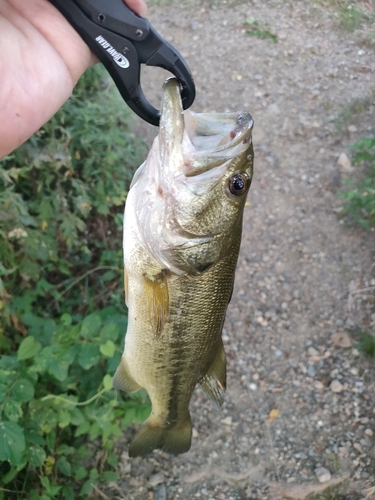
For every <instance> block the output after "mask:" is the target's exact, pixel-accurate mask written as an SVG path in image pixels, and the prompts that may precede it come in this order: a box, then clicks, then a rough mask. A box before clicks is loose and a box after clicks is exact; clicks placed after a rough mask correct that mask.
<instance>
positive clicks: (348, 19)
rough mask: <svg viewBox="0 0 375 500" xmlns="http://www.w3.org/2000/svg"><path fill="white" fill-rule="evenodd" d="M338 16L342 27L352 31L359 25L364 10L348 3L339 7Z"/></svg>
mask: <svg viewBox="0 0 375 500" xmlns="http://www.w3.org/2000/svg"><path fill="white" fill-rule="evenodd" d="M338 16H339V22H340V26H341V28H342V29H344V30H345V31H354V30H356V29H357V28H359V25H360V24H361V21H362V20H363V18H364V12H363V10H362V9H361V8H359V7H358V8H357V7H355V6H354V5H351V4H350V5H345V6H343V7H340V10H339V12H338Z"/></svg>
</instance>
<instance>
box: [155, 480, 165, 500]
mask: <svg viewBox="0 0 375 500" xmlns="http://www.w3.org/2000/svg"><path fill="white" fill-rule="evenodd" d="M154 500H167V488H166V487H165V484H164V483H162V484H158V485H157V486H156V488H155V496H154Z"/></svg>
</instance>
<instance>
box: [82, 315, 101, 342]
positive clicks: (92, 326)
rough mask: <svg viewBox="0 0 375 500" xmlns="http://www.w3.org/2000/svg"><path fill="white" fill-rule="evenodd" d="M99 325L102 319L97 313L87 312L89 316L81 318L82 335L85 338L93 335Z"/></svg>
mask: <svg viewBox="0 0 375 500" xmlns="http://www.w3.org/2000/svg"><path fill="white" fill-rule="evenodd" d="M101 325H102V320H101V318H100V314H99V313H93V314H89V316H86V318H85V319H84V320H83V323H82V326H81V335H82V337H84V338H86V339H89V338H92V337H94V335H95V334H96V333H97V332H98V330H99V328H100V327H101Z"/></svg>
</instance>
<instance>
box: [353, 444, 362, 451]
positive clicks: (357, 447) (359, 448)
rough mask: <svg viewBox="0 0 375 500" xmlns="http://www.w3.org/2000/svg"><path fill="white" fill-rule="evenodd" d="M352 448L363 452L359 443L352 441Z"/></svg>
mask: <svg viewBox="0 0 375 500" xmlns="http://www.w3.org/2000/svg"><path fill="white" fill-rule="evenodd" d="M353 448H354V449H355V450H357V451H358V452H359V453H363V450H362V446H361V445H360V444H359V443H354V444H353Z"/></svg>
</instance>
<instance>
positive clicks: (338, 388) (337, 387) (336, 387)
mask: <svg viewBox="0 0 375 500" xmlns="http://www.w3.org/2000/svg"><path fill="white" fill-rule="evenodd" d="M330 389H331V391H332V392H342V391H343V390H344V386H343V385H342V383H341V382H339V381H338V380H332V382H331V385H330Z"/></svg>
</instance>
